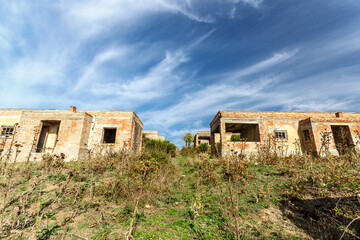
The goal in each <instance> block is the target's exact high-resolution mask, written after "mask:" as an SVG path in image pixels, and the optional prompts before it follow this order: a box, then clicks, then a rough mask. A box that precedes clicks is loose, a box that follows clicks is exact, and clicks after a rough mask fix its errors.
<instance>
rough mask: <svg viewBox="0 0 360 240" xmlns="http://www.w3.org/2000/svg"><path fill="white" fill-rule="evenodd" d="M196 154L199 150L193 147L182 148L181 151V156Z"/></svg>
mask: <svg viewBox="0 0 360 240" xmlns="http://www.w3.org/2000/svg"><path fill="white" fill-rule="evenodd" d="M196 153H197V150H196V148H194V147H193V146H189V147H182V148H181V150H180V154H181V155H182V156H194V155H195V154H196Z"/></svg>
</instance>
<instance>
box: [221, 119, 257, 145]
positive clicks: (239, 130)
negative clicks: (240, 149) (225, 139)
mask: <svg viewBox="0 0 360 240" xmlns="http://www.w3.org/2000/svg"><path fill="white" fill-rule="evenodd" d="M225 128H226V132H227V133H231V134H232V135H237V136H240V139H241V140H243V141H246V142H259V141H260V134H259V124H252V123H226V125H225ZM230 141H233V140H231V138H230Z"/></svg>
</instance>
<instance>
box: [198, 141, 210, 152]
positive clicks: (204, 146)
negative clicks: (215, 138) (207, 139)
mask: <svg viewBox="0 0 360 240" xmlns="http://www.w3.org/2000/svg"><path fill="white" fill-rule="evenodd" d="M198 149H199V151H200V152H207V151H209V144H207V143H200V145H199V146H198Z"/></svg>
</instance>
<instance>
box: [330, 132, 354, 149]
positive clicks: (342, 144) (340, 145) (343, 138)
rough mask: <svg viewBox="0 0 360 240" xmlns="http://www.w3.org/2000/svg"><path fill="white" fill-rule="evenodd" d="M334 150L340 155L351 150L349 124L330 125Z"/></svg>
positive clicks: (351, 142) (352, 146)
mask: <svg viewBox="0 0 360 240" xmlns="http://www.w3.org/2000/svg"><path fill="white" fill-rule="evenodd" d="M331 131H332V132H333V135H334V141H335V145H336V150H337V151H338V152H339V154H340V155H342V154H345V153H347V152H349V151H352V150H353V148H354V145H353V141H352V138H351V133H350V128H349V126H340V125H332V126H331Z"/></svg>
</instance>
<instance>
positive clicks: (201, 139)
mask: <svg viewBox="0 0 360 240" xmlns="http://www.w3.org/2000/svg"><path fill="white" fill-rule="evenodd" d="M201 143H206V144H208V145H210V132H209V131H198V132H196V134H195V136H194V147H197V146H199V145H200V144H201Z"/></svg>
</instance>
